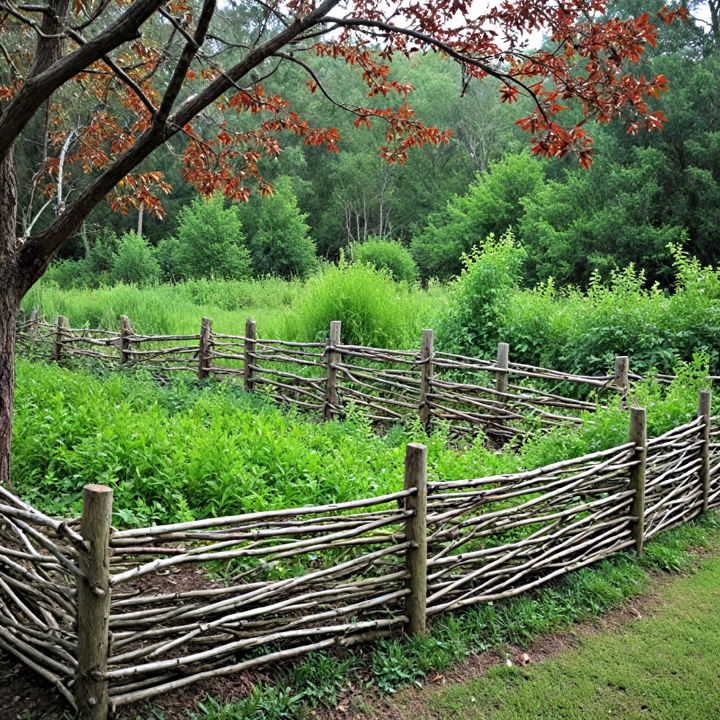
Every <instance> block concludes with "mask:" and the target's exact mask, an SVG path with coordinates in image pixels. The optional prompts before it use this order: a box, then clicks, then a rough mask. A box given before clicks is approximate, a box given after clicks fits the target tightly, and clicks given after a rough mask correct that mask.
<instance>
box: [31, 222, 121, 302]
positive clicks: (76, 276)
mask: <svg viewBox="0 0 720 720" xmlns="http://www.w3.org/2000/svg"><path fill="white" fill-rule="evenodd" d="M117 248H118V237H117V235H116V234H115V233H114V232H112V231H111V230H103V231H102V232H100V233H99V234H98V236H97V237H95V238H94V239H93V240H92V241H91V242H88V245H87V252H86V254H85V255H84V257H82V258H80V259H79V260H70V259H65V260H59V261H57V262H53V263H51V264H50V266H49V267H48V269H47V270H46V272H45V275H44V276H43V279H42V282H44V283H56V284H57V285H59V286H60V287H61V288H64V289H70V288H95V287H99V286H100V285H103V284H107V283H109V282H110V270H111V269H112V265H113V259H114V257H115V254H116V252H117Z"/></svg>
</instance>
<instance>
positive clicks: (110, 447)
mask: <svg viewBox="0 0 720 720" xmlns="http://www.w3.org/2000/svg"><path fill="white" fill-rule="evenodd" d="M15 419H16V422H15V425H14V428H15V437H14V453H13V478H14V483H15V486H16V489H17V490H18V491H19V492H20V493H22V494H23V496H24V497H25V498H26V499H28V500H29V501H30V502H31V503H35V504H37V505H39V506H41V507H44V508H46V509H47V510H48V511H49V512H52V513H57V514H58V515H68V514H69V515H70V516H74V513H76V512H77V511H78V510H79V503H80V497H81V489H82V486H83V485H84V484H86V483H88V482H99V483H103V484H106V485H109V486H111V487H113V488H114V490H115V500H114V508H115V513H116V516H115V522H116V524H118V525H127V524H138V523H139V524H147V523H152V522H175V521H179V520H182V519H185V518H193V517H210V516H222V515H227V514H235V513H240V512H251V511H255V510H261V509H269V508H283V507H294V506H303V505H308V504H326V503H328V502H342V501H346V500H351V499H356V498H360V497H372V496H374V495H379V494H382V493H385V492H392V491H395V490H398V489H399V488H401V487H402V477H403V453H404V445H405V444H406V443H407V442H410V441H412V440H416V439H423V440H424V441H425V442H428V439H427V438H424V436H423V435H422V434H421V433H419V432H417V431H415V430H412V431H404V430H402V429H401V428H399V429H397V430H396V431H395V432H394V433H393V434H392V435H389V436H387V437H379V436H377V435H376V434H375V432H374V431H373V430H372V429H370V428H369V427H368V424H367V423H365V422H353V421H350V422H329V423H318V422H317V418H316V417H313V416H312V415H297V414H295V413H293V412H288V410H287V409H286V408H277V407H274V406H272V405H271V404H269V403H266V402H264V400H263V397H262V395H261V394H253V395H248V394H246V393H244V392H243V391H242V390H240V389H239V388H237V387H236V386H233V385H229V384H219V383H215V382H209V383H198V382H197V381H189V382H187V383H183V382H182V381H180V380H177V381H174V382H172V383H170V384H168V385H166V386H163V387H159V386H157V385H156V384H155V383H154V382H153V381H152V379H151V378H150V377H146V376H144V375H143V374H139V373H111V374H109V375H107V376H106V377H97V376H95V375H93V374H92V373H90V372H87V371H79V370H70V369H66V368H60V367H56V366H46V365H44V364H41V363H37V364H36V363H31V362H28V361H19V362H18V370H17V393H16V405H15ZM429 446H430V450H429V453H430V464H431V467H432V468H433V471H434V472H442V474H443V476H444V477H447V478H448V479H459V478H462V477H472V476H474V475H475V474H477V473H478V472H480V471H481V468H482V466H483V464H484V462H485V460H486V459H487V461H488V462H490V463H491V464H492V463H495V462H496V459H495V456H494V455H493V454H492V453H490V452H489V451H487V450H485V449H483V448H482V447H477V448H472V449H468V451H466V452H465V453H463V454H462V455H460V454H458V453H456V452H455V451H453V450H451V449H449V448H448V447H446V444H445V442H444V439H443V437H442V436H441V435H437V436H434V437H432V438H430V439H429Z"/></svg>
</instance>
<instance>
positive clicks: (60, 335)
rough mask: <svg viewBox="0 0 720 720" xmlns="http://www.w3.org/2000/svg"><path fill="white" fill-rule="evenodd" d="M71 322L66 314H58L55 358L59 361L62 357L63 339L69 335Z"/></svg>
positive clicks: (54, 347) (54, 345)
mask: <svg viewBox="0 0 720 720" xmlns="http://www.w3.org/2000/svg"><path fill="white" fill-rule="evenodd" d="M69 327H70V324H69V322H68V319H67V318H66V317H65V316H64V315H58V316H57V320H56V321H55V342H54V344H53V360H54V361H55V362H57V363H59V362H60V361H61V359H62V347H63V340H64V339H65V337H66V336H67V335H68V332H67V330H68V328H69Z"/></svg>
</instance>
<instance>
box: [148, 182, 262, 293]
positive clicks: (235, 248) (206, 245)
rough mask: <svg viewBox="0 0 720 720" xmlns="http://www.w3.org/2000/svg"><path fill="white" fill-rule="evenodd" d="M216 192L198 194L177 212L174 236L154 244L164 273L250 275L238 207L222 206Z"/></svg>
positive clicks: (184, 276) (180, 275)
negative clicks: (209, 195)
mask: <svg viewBox="0 0 720 720" xmlns="http://www.w3.org/2000/svg"><path fill="white" fill-rule="evenodd" d="M224 203H225V201H224V199H223V196H222V195H221V194H219V193H217V194H215V195H213V196H212V197H211V198H209V199H207V200H206V199H205V198H202V197H198V198H196V199H195V200H193V201H192V202H191V203H190V205H186V206H185V207H184V208H183V209H182V211H181V212H180V223H179V225H178V229H177V233H176V235H175V236H174V237H171V238H166V239H164V240H162V241H161V242H160V243H159V245H158V259H159V260H160V264H161V266H162V268H163V271H164V272H165V274H166V276H167V277H169V278H172V279H175V280H185V279H189V278H202V277H204V278H208V277H215V278H223V279H239V278H244V277H248V276H249V275H250V253H249V252H248V250H247V248H246V247H245V245H244V243H245V235H244V234H243V230H242V224H241V222H240V217H239V213H238V209H237V207H235V206H231V207H229V208H225V207H224Z"/></svg>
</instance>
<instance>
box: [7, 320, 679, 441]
mask: <svg viewBox="0 0 720 720" xmlns="http://www.w3.org/2000/svg"><path fill="white" fill-rule="evenodd" d="M18 340H19V342H20V343H21V346H22V345H25V346H28V345H31V346H35V347H40V348H41V351H42V352H43V354H45V355H46V356H48V357H51V358H52V359H53V360H55V361H56V362H63V361H64V360H67V359H70V358H73V357H81V358H91V359H93V360H95V361H98V362H101V363H103V364H104V365H109V366H111V367H126V368H130V367H144V368H149V369H151V370H152V371H153V372H155V373H157V374H158V375H160V376H162V377H168V376H172V375H174V374H178V373H185V374H192V375H195V376H196V377H198V378H200V379H203V378H207V377H210V376H214V377H220V378H224V377H236V378H242V380H243V382H244V387H245V389H246V390H247V391H249V392H256V391H259V392H264V393H265V394H266V395H268V396H269V397H271V398H272V399H273V400H275V401H277V402H281V403H289V404H291V405H294V406H295V407H298V408H300V409H302V410H305V411H314V412H315V413H317V414H318V415H319V416H321V417H322V418H324V419H325V420H329V419H332V418H339V417H343V416H344V415H345V413H346V412H347V411H348V408H350V407H354V408H356V409H357V410H358V411H360V412H362V413H363V414H365V415H366V416H367V417H369V418H370V419H371V420H373V421H375V422H380V423H396V422H403V421H406V420H408V419H419V420H420V422H421V423H422V425H423V426H424V427H425V428H426V429H429V428H430V426H431V425H432V423H433V422H436V421H442V422H444V423H446V424H448V425H449V426H450V428H451V429H453V430H454V431H456V432H458V433H463V432H467V431H477V430H478V429H480V430H482V431H483V432H485V433H486V434H487V435H488V436H490V437H492V438H494V439H495V440H497V441H500V442H504V441H507V440H510V439H512V438H514V437H517V436H521V435H523V434H525V433H527V432H528V431H529V430H533V429H537V427H538V426H539V427H552V426H557V425H563V424H577V423H580V422H582V420H581V419H580V416H581V414H582V413H583V412H584V411H587V410H590V411H592V410H595V409H596V408H597V407H598V406H599V405H600V404H601V402H602V400H603V399H604V398H606V397H608V396H612V395H617V394H618V393H619V394H620V395H621V396H622V397H625V396H626V395H627V392H628V389H629V383H630V381H631V379H632V377H634V378H638V377H639V376H631V373H630V370H629V365H628V358H627V357H626V356H620V357H618V358H616V360H615V366H614V368H613V371H612V372H611V373H610V374H608V375H576V374H573V373H565V372H559V371H557V370H551V369H548V368H540V367H534V366H532V365H526V364H522V363H516V362H510V360H509V346H508V345H507V344H506V343H500V344H499V345H498V353H497V359H496V360H495V361H494V362H493V361H490V360H483V359H480V358H473V357H467V356H464V355H457V354H453V353H446V352H439V351H436V350H435V349H434V343H433V331H432V330H424V331H423V334H422V339H421V341H420V343H419V347H418V349H417V350H414V351H413V350H390V349H385V348H374V347H365V346H357V345H344V344H342V342H341V323H340V321H333V322H331V323H330V327H329V333H328V338H327V340H326V342H324V343H320V342H313V343H300V342H289V341H285V340H271V339H262V338H258V337H257V329H256V325H255V322H254V321H253V320H247V321H246V324H245V334H244V335H229V334H225V333H217V332H214V331H213V328H212V322H211V320H210V319H208V318H203V319H202V322H201V326H200V332H199V333H198V334H197V335H139V334H136V333H135V332H133V330H132V325H131V323H130V320H129V319H128V318H127V317H125V316H123V317H122V318H121V320H120V326H119V328H118V330H117V331H109V330H99V329H92V328H70V327H69V323H68V320H67V318H65V317H63V316H59V317H58V318H57V320H56V322H55V323H48V322H45V321H44V320H42V319H41V318H40V317H39V315H38V313H37V310H34V311H33V314H32V315H31V316H30V318H29V319H28V320H27V321H26V322H23V323H21V324H20V326H19V332H18ZM668 377H669V376H668ZM568 384H571V385H574V386H576V387H578V389H579V390H580V393H579V394H580V395H583V394H585V395H587V394H588V393H593V395H594V397H595V399H594V400H593V401H588V400H583V399H579V398H577V397H568V396H567V395H563V394H561V393H562V388H563V387H568ZM558 388H560V389H558ZM566 392H567V391H566Z"/></svg>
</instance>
